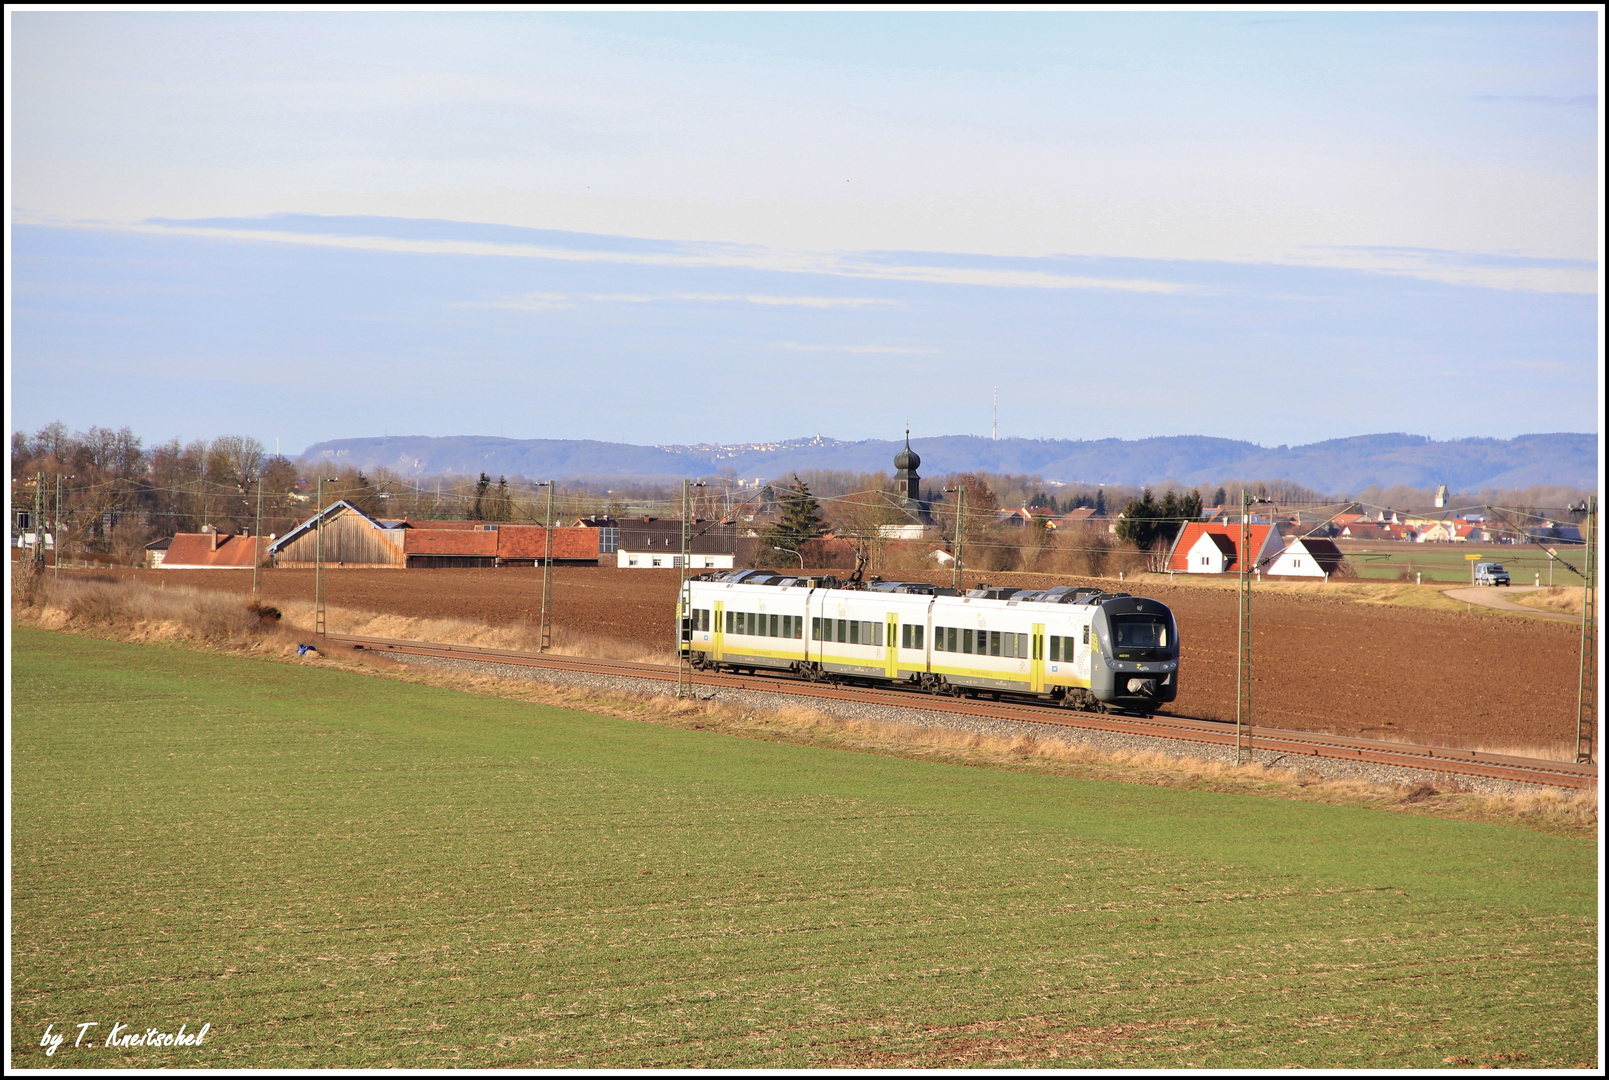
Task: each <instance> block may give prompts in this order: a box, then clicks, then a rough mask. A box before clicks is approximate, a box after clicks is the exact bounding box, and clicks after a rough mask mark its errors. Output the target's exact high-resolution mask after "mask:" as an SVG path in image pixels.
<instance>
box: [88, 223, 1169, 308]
mask: <svg viewBox="0 0 1609 1080" xmlns="http://www.w3.org/2000/svg"><path fill="white" fill-rule="evenodd" d="M75 227H78V228H90V229H96V230H102V229H112V230H115V231H120V232H136V233H147V234H157V235H163V236H192V237H206V238H211V239H217V240H237V241H248V242H257V243H275V244H295V245H302V246H308V247H325V248H337V249H340V250H348V251H386V252H395V253H399V254H413V255H460V256H462V255H471V256H484V257H491V258H503V259H544V260H551V261H556V262H582V263H618V264H626V265H635V266H664V267H685V268H690V269H724V268H742V269H750V270H769V271H774V272H780V273H796V274H826V275H830V276H834V277H847V278H862V279H867V280H877V281H906V282H923V283H927V284H942V285H981V286H985V287H989V288H1031V289H1099V290H1109V291H1116V292H1148V293H1179V292H1194V291H1196V289H1195V287H1194V286H1190V285H1185V284H1182V283H1179V282H1171V281H1148V280H1138V279H1108V278H1092V277H1081V276H1073V275H1069V274H1056V273H1050V272H1046V271H1037V270H996V269H988V268H983V267H951V266H921V265H911V266H899V265H888V264H886V263H881V262H870V261H865V260H862V259H858V258H855V257H853V256H844V255H837V254H832V253H822V252H787V251H771V250H764V249H743V248H739V249H733V248H732V247H731V246H729V245H713V244H712V245H696V246H695V245H689V247H690V248H691V249H693V250H688V251H685V252H630V251H596V250H576V249H574V248H561V247H553V246H549V245H540V244H522V243H501V242H497V241H490V240H446V239H421V238H416V237H406V238H405V237H394V236H374V235H347V234H334V233H310V232H286V231H282V230H276V229H243V228H211V227H206V226H197V225H168V224H162V223H156V222H142V223H139V224H112V223H102V224H94V225H85V224H80V225H76V226H75ZM755 302H762V301H755Z"/></svg>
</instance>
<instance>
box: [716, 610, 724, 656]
mask: <svg viewBox="0 0 1609 1080" xmlns="http://www.w3.org/2000/svg"><path fill="white" fill-rule="evenodd" d="M725 611H726V603H725V602H724V601H721V600H717V601H715V654H714V655H715V659H717V660H719V659H721V658H722V657H723V656H724V655H725V651H724V650H725V646H726V619H725V618H724V617H723V612H725Z"/></svg>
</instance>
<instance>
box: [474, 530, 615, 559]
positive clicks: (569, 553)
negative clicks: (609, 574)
mask: <svg viewBox="0 0 1609 1080" xmlns="http://www.w3.org/2000/svg"><path fill="white" fill-rule="evenodd" d="M546 533H547V530H546V529H544V528H542V527H541V526H540V525H504V526H503V527H502V528H500V529H498V530H497V536H498V541H497V555H498V557H499V558H502V559H545V558H547V552H546V550H545V547H546V544H545V542H544V537H545V536H546ZM553 557H554V558H555V559H596V558H597V557H598V530H597V529H588V528H585V527H582V528H575V527H563V526H561V527H559V528H556V529H554V530H553Z"/></svg>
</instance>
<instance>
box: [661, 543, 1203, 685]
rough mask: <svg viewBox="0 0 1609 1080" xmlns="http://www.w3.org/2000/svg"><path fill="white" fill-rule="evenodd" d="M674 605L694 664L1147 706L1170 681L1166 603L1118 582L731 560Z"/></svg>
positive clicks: (1174, 669)
mask: <svg viewBox="0 0 1609 1080" xmlns="http://www.w3.org/2000/svg"><path fill="white" fill-rule="evenodd" d="M681 609H682V611H683V612H685V613H686V614H685V617H683V619H682V627H683V630H682V650H683V652H684V654H685V655H686V657H687V659H689V660H690V661H691V662H692V663H693V665H694V666H695V667H699V668H722V669H727V670H741V671H760V670H774V671H786V672H790V673H793V674H796V675H798V676H800V677H803V678H807V679H814V680H829V681H843V680H854V681H859V682H870V683H901V684H911V685H914V686H917V687H920V688H922V689H925V690H929V691H932V692H937V693H952V694H972V695H975V694H978V693H993V694H996V695H999V694H1009V695H1012V696H1023V697H1037V698H1041V699H1044V700H1048V701H1053V702H1056V703H1059V704H1067V705H1073V706H1079V707H1084V708H1113V709H1122V710H1125V711H1131V712H1154V711H1156V709H1157V708H1158V706H1160V705H1162V704H1165V703H1167V702H1170V701H1173V700H1174V699H1175V698H1176V697H1177V696H1178V690H1179V640H1178V638H1179V634H1178V626H1177V624H1176V623H1175V621H1174V618H1173V613H1172V612H1171V611H1170V610H1169V609H1168V607H1167V606H1166V605H1165V604H1162V603H1160V602H1158V601H1156V600H1151V599H1148V598H1146V597H1140V596H1129V595H1128V594H1126V593H1105V592H1101V591H1099V590H1096V589H1069V588H1059V589H1050V590H1045V591H1040V592H1030V591H1025V590H1012V589H1004V590H978V591H976V592H974V593H971V594H968V595H966V596H957V595H954V594H953V593H952V591H951V590H947V589H935V588H933V587H932V586H926V585H919V584H904V583H899V582H885V583H880V584H875V585H873V586H871V587H870V588H865V589H845V588H837V587H834V585H833V583H831V582H830V581H827V582H823V581H822V580H821V579H815V578H803V577H784V576H780V575H775V574H768V573H765V572H756V571H737V572H731V573H724V574H716V575H711V576H708V577H704V578H695V579H693V580H691V581H689V583H688V588H687V594H686V596H685V597H684V598H683V603H682V605H681Z"/></svg>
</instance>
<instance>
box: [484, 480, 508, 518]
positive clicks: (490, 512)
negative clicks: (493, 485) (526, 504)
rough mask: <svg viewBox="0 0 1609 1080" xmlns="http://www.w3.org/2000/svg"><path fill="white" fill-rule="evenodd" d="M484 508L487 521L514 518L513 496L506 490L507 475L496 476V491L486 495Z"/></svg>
mask: <svg viewBox="0 0 1609 1080" xmlns="http://www.w3.org/2000/svg"><path fill="white" fill-rule="evenodd" d="M484 509H485V513H486V520H487V521H513V520H514V496H513V494H512V493H511V492H510V491H509V490H508V477H506V476H499V477H498V478H497V491H496V492H494V493H492V494H491V495H490V496H488V497H487V500H486V506H485V508H484Z"/></svg>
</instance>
